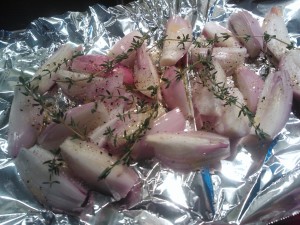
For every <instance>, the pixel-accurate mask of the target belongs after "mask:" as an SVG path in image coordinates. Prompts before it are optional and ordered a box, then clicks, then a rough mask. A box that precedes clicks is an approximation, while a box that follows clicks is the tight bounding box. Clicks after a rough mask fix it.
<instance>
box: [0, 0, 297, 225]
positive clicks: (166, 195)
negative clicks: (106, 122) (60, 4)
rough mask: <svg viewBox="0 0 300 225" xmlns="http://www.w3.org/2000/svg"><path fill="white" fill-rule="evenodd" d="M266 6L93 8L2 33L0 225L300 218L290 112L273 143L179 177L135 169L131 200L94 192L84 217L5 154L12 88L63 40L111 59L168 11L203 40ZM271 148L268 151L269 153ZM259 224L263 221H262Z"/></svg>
mask: <svg viewBox="0 0 300 225" xmlns="http://www.w3.org/2000/svg"><path fill="white" fill-rule="evenodd" d="M276 4H277V5H279V6H281V7H282V8H283V15H284V18H285V21H286V23H287V27H288V30H289V33H290V34H291V36H292V40H293V41H295V42H296V43H297V45H298V46H299V45H300V34H299V23H300V21H299V20H300V15H299V13H300V6H299V1H297V0H287V1H280V2H278V3H276ZM273 5H274V3H271V2H270V1H261V2H260V1H251V0H245V1H225V0H216V1H212V0H211V1H201V0H182V1H171V0H145V1H139V2H132V3H130V4H129V5H126V6H122V5H119V6H116V7H112V8H106V7H104V6H101V5H94V6H91V7H90V9H89V12H83V13H80V12H68V13H65V14H63V15H60V16H55V17H52V18H39V19H37V20H35V21H33V22H32V23H31V25H30V26H29V27H28V29H26V30H21V31H16V32H7V31H0V130H1V131H0V148H1V151H0V182H1V184H2V185H1V187H0V223H1V224H111V225H115V224H117V225H118V224H128V225H129V224H162V225H170V224H180V225H183V224H184V225H185V224H228V223H230V224H267V223H270V222H272V221H276V220H279V219H281V218H284V217H288V216H292V215H293V214H296V213H299V212H300V205H299V202H300V201H299V193H300V189H299V187H300V170H299V162H300V154H299V152H300V138H299V137H300V121H299V119H297V118H296V117H295V116H294V115H293V114H291V116H290V119H289V121H288V123H287V124H286V127H285V128H284V129H283V131H282V132H281V134H280V135H279V136H278V138H277V139H276V140H275V141H274V142H272V143H260V142H259V141H258V140H256V139H255V138H253V137H252V138H251V137H248V138H245V139H242V140H238V141H236V143H234V145H235V147H234V149H235V151H234V152H233V153H232V157H231V158H230V159H228V160H223V161H222V162H221V164H220V165H219V167H218V166H217V167H216V168H215V169H214V170H208V169H203V170H202V171H199V172H195V173H189V174H182V173H177V172H174V171H172V170H168V169H164V168H161V167H160V165H159V164H157V163H155V162H147V163H144V164H142V165H140V164H137V165H136V166H135V169H136V171H137V172H138V174H139V175H140V178H141V184H142V185H137V187H136V188H137V190H139V188H141V192H139V191H137V192H134V193H133V194H132V196H128V197H127V199H125V201H120V202H112V199H111V198H110V197H108V196H103V195H101V194H99V193H93V196H94V202H93V203H90V204H88V205H87V207H86V208H85V210H84V212H83V213H82V215H80V217H74V216H68V215H64V214H55V213H53V212H51V211H49V210H47V209H46V208H44V207H43V206H41V205H40V204H39V203H38V202H37V201H36V200H35V199H34V198H33V197H32V195H31V193H29V192H28V190H26V188H25V186H24V185H23V183H22V181H21V180H20V178H19V176H18V173H17V171H16V169H15V166H14V163H13V160H11V159H10V158H8V157H7V154H6V147H7V142H6V138H7V136H6V135H7V129H8V115H9V109H10V103H11V101H12V98H13V93H12V90H13V86H14V85H15V84H16V82H17V81H18V76H19V75H20V74H25V75H28V76H32V75H33V74H34V72H35V71H36V70H37V69H38V67H39V65H41V64H42V63H43V62H44V61H45V59H46V58H47V57H48V56H49V55H50V54H52V53H53V52H54V51H55V50H56V49H57V48H58V47H59V46H60V45H61V44H62V43H65V42H67V41H70V42H74V43H76V44H83V45H84V47H85V52H86V53H99V54H105V53H106V52H107V51H108V50H109V49H110V48H111V46H112V45H113V44H114V43H115V42H116V41H117V40H119V39H120V38H121V37H122V36H124V35H125V34H127V33H129V32H130V31H132V30H134V29H138V30H140V31H142V32H146V31H148V30H149V29H151V28H154V27H158V30H157V31H156V33H155V34H154V35H153V37H152V39H151V42H152V43H153V41H154V40H156V39H157V38H159V37H161V35H162V34H163V25H164V24H165V22H166V20H167V18H168V17H169V16H170V14H174V13H176V14H180V15H181V16H183V17H186V18H188V19H189V20H191V21H192V24H193V25H194V26H193V27H194V35H199V34H200V31H201V29H202V27H203V24H204V23H205V22H206V21H209V20H213V21H218V22H220V23H222V24H225V22H226V20H227V18H228V16H229V15H230V13H232V12H234V11H235V10H239V9H246V10H250V11H252V12H253V13H254V14H256V15H257V16H258V18H260V20H261V19H262V18H261V17H262V16H263V15H264V14H265V13H266V12H267V11H268V10H269V9H270V7H272V6H273ZM270 146H271V147H270ZM258 221H260V222H258Z"/></svg>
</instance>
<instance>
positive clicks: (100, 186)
mask: <svg viewBox="0 0 300 225" xmlns="http://www.w3.org/2000/svg"><path fill="white" fill-rule="evenodd" d="M60 148H61V153H62V156H63V159H64V160H65V161H66V163H67V165H68V166H69V167H70V168H71V170H72V171H73V172H74V173H75V174H76V175H77V176H78V177H80V178H81V179H82V180H84V181H85V182H86V183H88V184H89V185H90V186H91V187H93V189H95V190H98V191H100V192H103V193H109V194H111V195H112V196H113V197H114V198H115V199H116V200H120V199H122V198H125V197H126V195H127V194H128V193H129V191H130V190H131V189H132V187H133V186H134V185H135V184H136V183H137V182H138V175H137V174H136V173H135V171H134V170H133V169H131V168H130V167H128V166H127V165H123V164H122V162H121V163H119V164H117V165H115V166H114V167H113V168H112V170H111V171H110V173H108V175H107V176H106V177H105V179H100V177H99V176H100V175H101V174H102V173H103V172H105V170H106V169H107V168H108V167H110V166H112V165H113V164H114V163H115V162H116V161H117V160H118V158H116V157H114V156H111V155H109V154H108V153H107V152H106V150H105V149H103V148H99V147H98V146H97V145H95V144H93V143H91V142H86V141H81V140H78V139H77V140H76V139H71V138H67V139H66V140H65V141H64V142H63V143H62V144H61V146H60Z"/></svg>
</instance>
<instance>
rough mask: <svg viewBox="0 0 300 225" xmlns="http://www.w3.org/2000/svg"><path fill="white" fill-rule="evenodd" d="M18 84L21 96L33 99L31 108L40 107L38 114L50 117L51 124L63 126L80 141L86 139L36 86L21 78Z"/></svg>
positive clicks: (76, 125)
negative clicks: (20, 88) (22, 90)
mask: <svg viewBox="0 0 300 225" xmlns="http://www.w3.org/2000/svg"><path fill="white" fill-rule="evenodd" d="M19 82H20V85H21V86H22V87H23V88H24V92H22V94H24V95H25V96H31V97H32V98H33V100H34V101H35V102H36V103H34V104H33V106H40V107H41V110H40V114H43V113H44V112H46V113H47V114H48V115H49V116H50V117H51V119H52V121H53V122H55V123H59V124H63V125H64V126H65V127H67V128H68V129H70V130H71V131H72V132H73V133H74V134H75V135H76V136H77V137H79V138H80V139H82V140H86V139H87V138H86V136H85V134H83V133H82V132H81V131H80V129H79V127H78V124H76V123H74V122H73V123H72V118H71V123H67V121H66V114H65V113H64V112H63V111H62V110H61V109H55V107H54V105H53V103H52V102H49V101H47V98H46V97H45V96H43V95H41V94H40V93H39V92H38V88H39V87H38V86H35V85H33V84H32V83H31V82H28V79H25V78H24V77H22V76H20V77H19Z"/></svg>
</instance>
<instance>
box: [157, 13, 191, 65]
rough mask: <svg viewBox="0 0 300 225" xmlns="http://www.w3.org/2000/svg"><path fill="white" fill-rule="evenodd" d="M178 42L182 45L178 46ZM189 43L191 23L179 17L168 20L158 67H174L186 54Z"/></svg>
mask: <svg viewBox="0 0 300 225" xmlns="http://www.w3.org/2000/svg"><path fill="white" fill-rule="evenodd" d="M176 40H178V41H176ZM180 40H182V44H180V42H179V41H180ZM191 41H192V25H191V23H190V22H189V21H188V20H185V19H183V18H181V17H180V16H173V17H171V18H169V20H168V22H167V24H166V40H165V41H164V45H163V51H162V54H161V58H160V65H161V66H174V65H175V64H176V63H177V62H178V61H179V60H180V59H181V58H182V57H183V56H184V55H185V54H186V53H187V51H188V49H189V47H190V46H191V43H192V42H191Z"/></svg>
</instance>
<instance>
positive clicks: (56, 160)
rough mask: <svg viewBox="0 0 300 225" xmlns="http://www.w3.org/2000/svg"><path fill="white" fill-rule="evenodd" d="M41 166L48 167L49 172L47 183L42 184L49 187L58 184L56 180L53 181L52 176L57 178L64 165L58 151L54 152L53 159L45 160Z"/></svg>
mask: <svg viewBox="0 0 300 225" xmlns="http://www.w3.org/2000/svg"><path fill="white" fill-rule="evenodd" d="M43 164H45V165H48V171H49V181H45V182H43V184H49V185H50V187H51V186H52V185H53V184H59V183H60V182H59V181H57V180H53V177H54V176H59V173H60V168H61V167H62V166H63V165H64V161H63V159H62V157H61V154H60V149H57V150H55V151H54V156H53V159H50V160H47V161H45V162H43Z"/></svg>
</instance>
